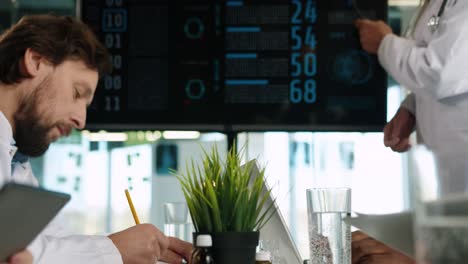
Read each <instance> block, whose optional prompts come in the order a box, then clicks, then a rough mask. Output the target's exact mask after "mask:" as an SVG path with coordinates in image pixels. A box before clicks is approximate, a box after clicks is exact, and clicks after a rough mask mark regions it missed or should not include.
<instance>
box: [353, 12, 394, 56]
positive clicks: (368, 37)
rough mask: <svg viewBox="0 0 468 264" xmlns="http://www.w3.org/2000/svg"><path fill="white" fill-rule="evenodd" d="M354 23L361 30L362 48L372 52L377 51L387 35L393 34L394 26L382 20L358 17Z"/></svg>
mask: <svg viewBox="0 0 468 264" xmlns="http://www.w3.org/2000/svg"><path fill="white" fill-rule="evenodd" d="M354 25H355V26H356V28H357V29H358V31H359V37H360V40H361V46H362V48H363V49H364V50H365V51H367V52H369V53H371V54H376V53H377V51H378V50H379V47H380V43H381V42H382V40H383V38H384V37H385V36H386V35H388V34H393V31H392V28H390V27H389V26H388V25H387V24H385V22H383V21H381V20H378V21H372V20H369V19H358V20H356V22H355V23H354Z"/></svg>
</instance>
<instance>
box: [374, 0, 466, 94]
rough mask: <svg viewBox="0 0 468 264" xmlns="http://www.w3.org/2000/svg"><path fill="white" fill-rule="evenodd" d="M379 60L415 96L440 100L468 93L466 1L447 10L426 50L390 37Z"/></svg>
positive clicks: (382, 48) (407, 41)
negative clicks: (424, 93)
mask: <svg viewBox="0 0 468 264" xmlns="http://www.w3.org/2000/svg"><path fill="white" fill-rule="evenodd" d="M424 23H425V22H424ZM378 58H379V61H380V64H381V65H382V66H383V67H384V68H385V70H387V72H388V73H389V74H390V75H391V76H392V77H393V78H394V79H395V80H396V81H397V82H399V83H400V84H402V85H403V86H405V87H406V88H408V89H409V90H411V91H412V92H415V93H416V94H417V93H418V92H423V91H425V92H428V93H430V94H432V95H433V96H435V97H436V98H437V99H443V98H447V97H451V96H456V95H459V94H463V93H466V92H468V74H467V69H468V1H458V2H457V3H456V4H454V5H452V6H450V7H449V8H446V11H445V12H444V14H443V16H442V18H441V20H440V25H439V28H438V29H437V31H436V32H435V33H433V35H432V38H431V40H430V41H429V42H428V44H427V46H422V47H418V46H417V45H416V43H415V41H413V40H409V39H405V38H401V37H398V36H395V35H393V34H389V35H387V36H385V38H384V39H383V41H382V43H381V45H380V47H379V50H378Z"/></svg>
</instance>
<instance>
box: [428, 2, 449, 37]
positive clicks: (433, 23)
mask: <svg viewBox="0 0 468 264" xmlns="http://www.w3.org/2000/svg"><path fill="white" fill-rule="evenodd" d="M446 4H447V0H444V1H443V2H442V5H441V6H440V9H439V12H438V13H437V15H433V16H431V18H429V22H427V26H428V27H429V30H431V32H435V31H436V30H437V29H438V28H439V24H440V17H441V16H442V14H443V13H444V11H445V5H446Z"/></svg>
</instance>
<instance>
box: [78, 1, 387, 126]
mask: <svg viewBox="0 0 468 264" xmlns="http://www.w3.org/2000/svg"><path fill="white" fill-rule="evenodd" d="M384 2H385V3H384ZM80 10H81V11H80V16H81V18H82V20H83V21H84V22H85V23H87V24H88V25H90V26H91V27H92V28H93V30H94V31H95V32H96V33H97V35H98V36H99V38H100V40H101V41H102V42H103V43H104V44H105V45H106V47H107V48H108V49H109V51H110V52H111V54H112V63H113V71H112V73H111V74H108V75H106V76H103V78H101V80H100V82H99V85H98V86H99V87H98V90H97V92H96V96H95V100H94V102H93V104H92V106H91V108H90V110H89V122H88V123H89V127H90V128H107V127H117V126H118V127H119V128H130V129H131V128H137V127H138V128H145V127H147V128H148V129H151V128H162V129H171V128H190V129H200V130H203V129H207V130H210V129H213V130H223V129H226V130H228V129H229V130H242V131H249V130H251V131H255V130H321V131H323V130H329V131H381V129H382V127H383V125H384V123H385V118H386V113H385V109H386V86H387V76H386V74H385V72H384V70H383V69H382V68H381V67H380V65H379V63H378V61H377V58H376V56H375V55H370V54H368V53H366V52H364V51H363V50H362V49H361V47H360V44H359V36H358V33H357V31H356V29H355V27H354V24H353V23H354V21H355V20H356V19H357V18H359V17H366V18H370V19H382V20H386V18H387V4H386V1H375V0H356V1H350V0H327V1H320V0H228V1H226V0H224V1H222V0H177V1H169V0H105V1H102V0H82V1H81V9H80Z"/></svg>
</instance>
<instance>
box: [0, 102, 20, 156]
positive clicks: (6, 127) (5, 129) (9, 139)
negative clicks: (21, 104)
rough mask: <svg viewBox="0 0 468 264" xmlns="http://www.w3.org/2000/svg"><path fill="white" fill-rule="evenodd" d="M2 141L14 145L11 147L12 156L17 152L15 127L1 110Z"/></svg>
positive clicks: (0, 127)
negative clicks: (14, 136)
mask: <svg viewBox="0 0 468 264" xmlns="http://www.w3.org/2000/svg"><path fill="white" fill-rule="evenodd" d="M0 142H3V143H4V144H5V145H10V146H11V147H12V148H11V149H10V155H11V156H13V155H14V154H15V153H16V150H17V148H16V146H15V143H16V142H15V139H14V138H13V129H12V128H11V124H10V122H8V119H7V118H6V117H5V115H4V114H3V112H2V111H0ZM12 151H13V152H12Z"/></svg>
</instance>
